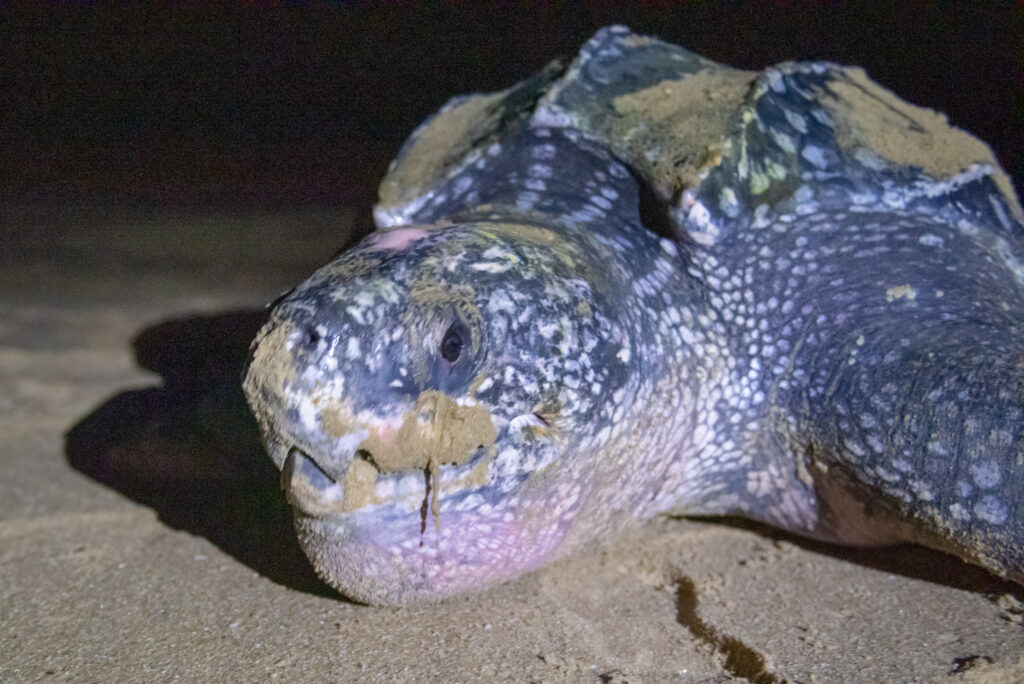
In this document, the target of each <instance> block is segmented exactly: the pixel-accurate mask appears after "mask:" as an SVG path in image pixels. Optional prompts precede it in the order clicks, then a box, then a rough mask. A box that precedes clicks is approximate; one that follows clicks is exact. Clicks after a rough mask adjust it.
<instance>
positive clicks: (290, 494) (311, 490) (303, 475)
mask: <svg viewBox="0 0 1024 684" xmlns="http://www.w3.org/2000/svg"><path fill="white" fill-rule="evenodd" d="M281 489H283V490H284V492H285V496H286V497H287V499H288V503H290V504H291V505H292V506H294V507H295V508H297V509H298V510H299V511H301V512H302V513H304V514H306V515H309V516H314V517H318V516H324V515H329V514H331V513H340V512H342V503H343V501H344V488H343V487H342V485H341V484H340V483H338V482H337V481H335V480H334V479H332V478H331V477H330V476H329V475H328V474H327V473H325V472H324V471H323V469H321V468H320V466H318V465H317V464H316V461H314V460H313V459H312V458H310V456H309V454H307V453H306V452H304V451H302V450H301V449H299V448H298V447H292V448H291V449H289V450H288V456H287V457H286V458H285V460H284V464H283V465H282V466H281Z"/></svg>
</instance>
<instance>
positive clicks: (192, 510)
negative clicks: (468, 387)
mask: <svg viewBox="0 0 1024 684" xmlns="http://www.w3.org/2000/svg"><path fill="white" fill-rule="evenodd" d="M264 317H265V312H263V311H234V312H229V313H224V314H220V315H214V316H196V317H190V318H185V319H180V320H172V321H167V322H163V323H160V324H157V325H155V326H152V327H149V328H146V329H144V330H142V331H141V332H139V333H138V334H137V336H136V337H135V338H134V339H133V340H132V346H133V349H134V351H135V358H136V362H137V363H138V364H139V366H140V367H142V368H145V369H147V370H151V371H154V372H156V373H158V374H159V375H160V376H161V377H162V378H163V383H162V385H160V386H157V387H147V388H144V389H134V390H126V391H124V392H121V393H119V394H117V395H115V396H114V397H112V398H111V399H109V400H107V401H106V402H105V403H104V404H103V405H101V406H100V407H99V408H97V409H95V410H94V411H93V412H92V413H90V414H89V415H87V416H85V417H84V418H82V419H81V420H80V421H78V422H77V423H76V424H75V425H74V426H72V427H71V428H70V430H68V432H67V434H66V435H65V454H66V457H67V460H68V463H69V464H70V465H71V467H73V468H74V469H76V470H78V471H80V472H82V473H84V474H85V475H88V476H89V477H91V478H92V479H94V480H96V481H97V482H100V483H102V484H104V485H106V486H108V487H111V488H112V489H115V490H117V491H118V492H120V493H122V494H124V495H125V496H127V497H128V498H130V499H132V500H134V501H137V502H138V503H141V504H143V505H145V506H148V507H149V508H152V509H153V510H154V511H156V513H157V514H158V516H159V518H160V520H161V521H162V522H163V523H165V524H167V525H169V526H170V527H172V528H174V529H178V530H184V531H186V532H189V533H191V534H195V535H200V536H203V537H205V538H207V539H209V540H210V541H211V542H213V544H215V545H216V546H217V547H218V548H220V549H221V550H222V551H224V552H225V553H227V554H229V555H231V556H233V557H234V558H236V559H237V560H239V561H240V562H242V563H244V564H245V565H247V566H248V567H250V568H252V569H253V570H254V571H256V572H258V573H259V574H261V575H263V576H265V577H267V578H268V579H271V580H272V581H274V582H277V583H278V584H282V585H284V586H288V587H291V588H293V589H297V590H299V591H304V592H306V593H310V594H315V595H320V596H331V597H335V598H340V597H338V594H337V593H336V592H334V591H333V590H332V589H330V588H329V587H328V586H327V585H326V584H324V583H323V582H322V581H321V580H320V579H319V578H318V577H317V576H316V573H315V572H314V571H313V569H312V567H311V566H310V564H309V561H308V560H307V559H306V557H305V555H304V554H303V553H302V550H301V549H300V548H299V545H298V542H297V540H296V537H295V532H294V529H293V527H292V516H291V511H290V508H289V506H288V505H287V503H286V502H285V500H284V497H283V496H282V495H281V493H280V491H279V487H278V471H277V469H276V468H275V467H274V465H273V464H272V463H271V461H270V459H269V458H267V456H266V454H265V452H264V450H263V447H262V445H261V444H260V439H259V431H258V428H257V426H256V421H255V420H254V419H253V417H252V415H251V414H250V413H249V410H248V407H247V406H246V403H245V397H244V396H243V394H242V389H241V376H242V370H243V368H244V365H245V361H246V356H247V354H248V349H249V342H250V341H251V340H252V338H253V337H254V336H255V335H256V332H257V330H258V329H259V327H260V325H261V324H262V322H263V320H264Z"/></svg>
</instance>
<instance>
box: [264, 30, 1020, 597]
mask: <svg viewBox="0 0 1024 684" xmlns="http://www.w3.org/2000/svg"><path fill="white" fill-rule="evenodd" d="M374 217H375V220H376V222H377V228H378V230H377V231H376V232H374V233H372V234H371V235H369V236H368V237H367V238H366V239H364V240H363V241H362V242H360V243H359V244H357V245H355V246H354V247H352V248H351V249H349V250H347V251H346V252H344V253H343V254H341V255H340V256H338V257H337V258H336V259H335V260H333V261H332V262H330V263H328V264H327V265H325V266H324V267H323V268H321V269H320V270H319V271H317V272H316V273H314V274H313V275H312V276H311V277H310V278H309V279H308V280H306V281H305V282H303V283H302V284H300V285H299V286H298V287H296V288H295V289H294V290H292V291H291V292H290V293H288V294H287V295H286V296H284V297H283V298H282V299H281V300H279V301H278V302H277V303H276V305H275V306H274V308H273V309H272V311H271V312H270V315H269V320H268V322H267V324H266V325H265V326H264V328H263V329H262V331H261V332H260V333H259V336H258V337H257V339H256V340H255V341H254V344H253V353H252V361H251V363H250V366H249V369H248V371H247V374H246V377H245V381H244V385H245V390H246V393H247V396H248V399H249V403H250V405H251V407H252V409H253V412H254V413H255V415H256V417H257V419H258V421H259V422H260V425H261V429H262V434H263V438H264V443H265V445H266V447H267V451H268V453H269V454H270V456H271V458H273V459H274V461H275V463H276V464H277V465H278V466H279V467H280V468H281V471H282V487H283V488H284V490H285V494H286V496H287V497H288V500H289V501H290V502H291V503H292V505H293V506H294V509H295V519H296V528H297V531H298V535H299V538H300V542H301V544H302V546H303V548H304V550H305V551H306V553H307V555H308V556H309V557H310V559H311V561H312V563H313V565H314V566H315V567H316V569H317V571H318V572H319V573H320V575H321V576H322V577H323V578H324V579H325V580H326V581H327V582H328V583H330V584H331V585H332V586H334V587H336V588H337V589H338V590H339V591H340V592H341V593H343V594H345V595H346V596H348V597H350V598H352V599H355V600H358V601H363V602H367V603H373V604H405V603H410V602H414V601H431V600H438V599H442V598H444V597H447V596H451V595H453V594H457V593H461V592H466V591H474V590H479V589H482V588H485V587H487V586H491V585H493V584H495V583H498V582H502V581H505V580H508V579H510V578H513V577H516V576H518V575H520V574H522V573H524V572H527V571H529V570H532V569H535V568H537V567H538V566H540V565H541V564H543V563H545V562H548V561H550V560H552V559H554V558H556V557H558V556H560V555H562V554H565V553H567V552H569V551H572V550H574V549H578V548H581V547H584V546H589V545H594V544H600V543H601V542H602V541H603V540H607V539H609V538H611V537H612V536H613V535H615V534H617V533H619V532H620V531H622V530H623V529H624V528H626V527H628V526H629V525H632V524H636V523H637V522H638V521H641V520H644V519H646V518H649V517H651V516H653V515H656V514H658V513H666V512H670V513H676V514H689V515H741V516H745V517H749V518H752V519H755V520H758V521H762V522H765V523H768V524H771V525H775V526H778V527H782V528H785V529H787V530H791V531H793V532H796V533H799V534H802V535H807V536H811V537H815V538H819V539H825V540H830V541H834V542H838V543H846V544H888V543H894V542H898V541H913V542H917V543H921V544H925V545H929V546H933V547H935V548H939V549H942V550H945V551H948V552H951V553H954V554H957V555H959V556H961V557H963V558H965V559H967V560H969V561H971V562H974V563H978V564H980V565H983V566H985V567H987V568H988V569H990V570H991V571H993V572H995V573H997V574H1000V575H1002V576H1005V577H1009V578H1012V579H1014V580H1016V581H1018V582H1020V581H1022V580H1024V574H1022V573H1024V504H1022V503H1021V499H1022V493H1024V341H1022V340H1024V336H1022V328H1024V224H1022V219H1021V210H1020V206H1019V203H1018V202H1017V199H1016V197H1015V195H1014V193H1013V190H1012V187H1011V186H1010V184H1009V181H1008V180H1007V178H1006V176H1005V174H1004V173H1003V172H1002V170H1001V169H1000V168H999V166H998V163H997V162H996V161H995V159H994V158H993V157H992V155H991V152H990V151H989V150H988V148H987V146H985V145H984V143H982V142H980V141H978V140H977V139H975V138H973V137H972V136H970V135H969V134H967V133H965V132H963V131H960V130H958V129H955V128H953V127H951V126H949V124H948V123H947V122H946V121H945V119H944V117H942V116H941V115H939V114H936V113H934V112H931V111H928V110H924V109H920V108H917V107H914V106H913V105H910V104H908V103H905V102H903V101H901V100H899V99H898V98H897V97H896V96H894V95H893V94H891V93H889V92H888V91H885V90H883V89H882V88H880V87H879V86H877V85H875V84H874V83H873V82H871V81H870V79H868V78H867V77H866V76H865V75H864V74H863V72H862V71H860V70H858V69H853V68H844V67H839V66H836V65H833V64H827V63H786V64H782V65H779V66H777V67H774V68H769V69H766V70H764V71H763V72H760V73H752V72H745V71H738V70H734V69H730V68H728V67H724V66H720V65H717V64H714V63H712V62H709V61H707V60H704V59H703V58H701V57H699V56H697V55H694V54H693V53H690V52H687V51H685V50H683V49H681V48H678V47H675V46H672V45H668V44H666V43H662V42H660V41H657V40H655V39H651V38H644V37H640V36H636V35H634V34H631V33H629V32H628V31H627V30H626V29H624V28H621V27H609V28H606V29H602V30H601V31H600V32H598V33H597V34H596V35H595V36H594V37H593V38H592V39H591V40H590V41H589V42H588V43H587V44H586V45H585V46H583V48H582V49H581V51H580V53H579V55H578V56H577V57H576V59H575V60H574V61H573V62H572V63H571V64H569V65H567V66H566V65H562V64H558V63H553V64H552V65H551V66H549V67H548V68H547V69H545V70H544V71H542V72H541V73H539V74H538V75H537V76H535V77H534V78H531V79H528V80H527V81H524V82H522V83H520V84H518V85H516V86H513V87H512V88H510V89H509V90H507V91H504V92H501V93H495V94H490V95H474V96H469V97H462V98H456V99H454V100H452V101H451V102H449V104H448V105H446V106H445V107H444V108H443V109H442V110H441V111H440V112H439V113H438V114H437V115H435V116H434V117H433V118H431V119H430V120H428V121H427V122H426V123H424V124H423V125H422V126H421V127H420V128H419V129H417V131H416V132H415V133H414V134H413V136H412V137H411V138H410V139H409V141H408V142H407V143H406V144H405V145H404V146H403V148H402V150H401V151H400V152H399V155H398V157H397V158H396V160H395V162H394V163H393V165H392V168H391V170H390V171H389V173H388V176H387V177H386V178H385V179H384V181H383V182H382V184H381V189H380V202H379V204H378V206H377V207H376V209H375V213H374Z"/></svg>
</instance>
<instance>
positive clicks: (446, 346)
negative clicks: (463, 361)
mask: <svg viewBox="0 0 1024 684" xmlns="http://www.w3.org/2000/svg"><path fill="white" fill-rule="evenodd" d="M467 342H469V330H468V329H467V328H466V326H465V325H463V324H462V323H461V322H455V323H452V324H451V325H450V326H448V330H447V331H446V332H445V334H444V337H442V338H441V358H443V359H444V360H445V361H447V362H448V363H455V362H456V361H458V360H459V357H461V356H462V350H463V349H464V348H465V347H466V343H467Z"/></svg>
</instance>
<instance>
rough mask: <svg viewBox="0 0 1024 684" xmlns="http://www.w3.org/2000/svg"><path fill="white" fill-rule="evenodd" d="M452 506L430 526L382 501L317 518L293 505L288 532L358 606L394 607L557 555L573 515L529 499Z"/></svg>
mask: <svg viewBox="0 0 1024 684" xmlns="http://www.w3.org/2000/svg"><path fill="white" fill-rule="evenodd" d="M424 508H425V509H428V508H429V506H427V507H424ZM459 508H460V507H459V506H450V507H444V508H443V509H442V512H441V514H440V516H439V518H438V519H437V520H439V523H437V524H435V519H434V518H433V517H432V516H431V514H430V512H429V510H423V511H411V512H410V511H406V510H403V509H402V508H400V507H397V506H389V505H382V506H378V507H377V508H376V509H375V510H366V509H362V510H359V511H355V512H352V513H343V514H338V515H329V516H317V517H313V516H307V515H305V514H304V513H302V512H301V510H299V509H297V511H298V512H297V514H296V516H295V529H296V533H297V536H298V539H299V544H300V546H301V547H302V550H303V551H304V552H305V554H306V556H307V557H308V558H309V560H310V562H311V563H312V565H313V567H314V568H315V569H316V571H317V574H318V575H320V577H321V578H322V579H323V580H324V581H325V582H326V583H327V584H329V585H330V586H332V587H333V588H335V589H336V590H337V591H338V592H339V593H341V594H342V595H344V596H345V597H347V598H349V599H351V600H354V601H357V602H360V603H366V604H370V605H396V606H397V605H408V604H412V603H425V602H434V601H440V600H443V599H446V598H449V597H451V596H455V595H457V594H463V593H471V592H476V591H482V590H484V589H487V588H489V587H492V586H495V585H498V584H501V583H503V582H506V581H508V580H510V579H513V578H515V577H517V576H519V575H522V574H523V573H526V572H529V571H531V570H534V569H536V568H538V567H540V566H541V565H543V564H544V563H546V562H549V561H550V560H552V559H553V558H555V557H557V556H559V555H561V552H562V550H563V541H565V537H566V534H567V533H568V531H569V529H570V528H571V526H572V518H573V516H572V514H566V515H562V516H557V515H556V516H552V517H549V516H548V515H547V511H546V509H545V507H544V506H540V505H531V503H529V502H528V503H526V505H525V506H522V507H515V508H512V507H508V508H506V507H502V506H497V507H493V508H492V509H491V510H488V511H486V512H485V511H483V510H480V509H479V508H477V509H469V510H459ZM524 508H525V509H527V510H526V511H524V510H523V509H524ZM530 511H532V512H530Z"/></svg>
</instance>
